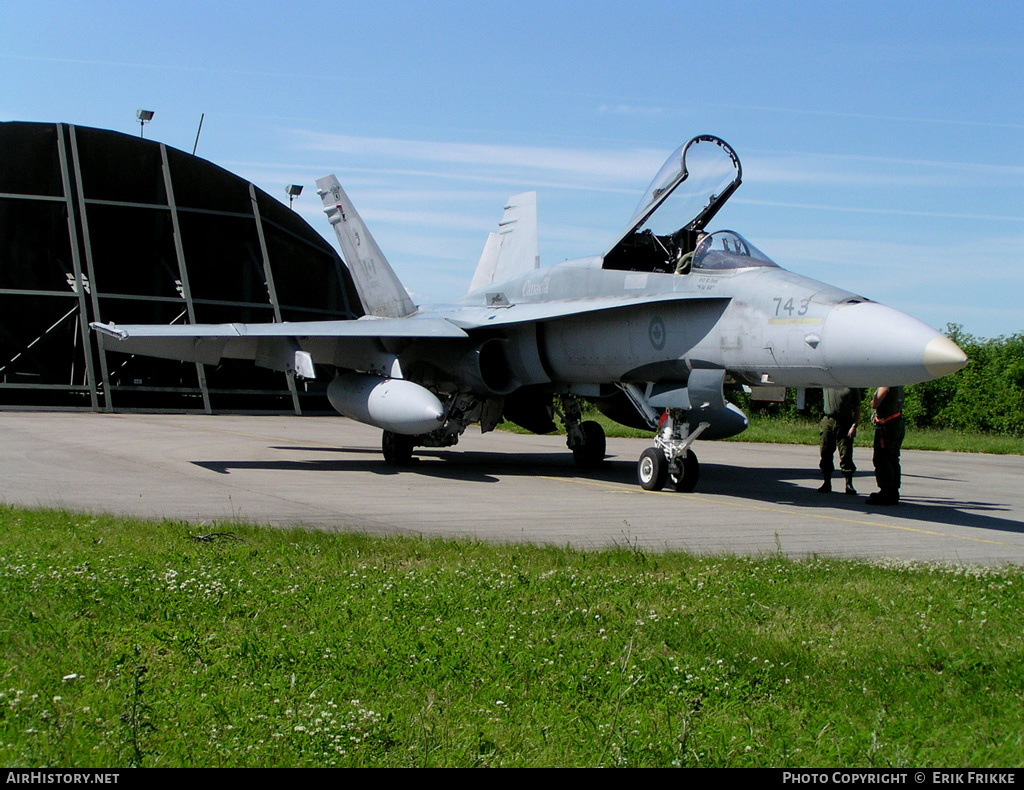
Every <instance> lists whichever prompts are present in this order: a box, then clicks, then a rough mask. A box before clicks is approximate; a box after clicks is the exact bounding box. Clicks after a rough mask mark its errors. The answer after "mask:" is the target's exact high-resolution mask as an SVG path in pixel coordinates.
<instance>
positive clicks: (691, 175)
mask: <svg viewBox="0 0 1024 790" xmlns="http://www.w3.org/2000/svg"><path fill="white" fill-rule="evenodd" d="M741 176H742V169H741V166H740V160H739V157H737V156H736V153H735V152H734V151H733V150H732V148H730V147H729V145H728V143H726V142H725V141H724V140H720V139H719V138H717V137H713V136H711V135H701V136H699V137H694V138H693V139H692V140H690V141H689V142H688V143H686V144H685V145H682V146H680V147H679V148H678V149H676V151H675V152H674V153H673V154H672V156H670V157H669V158H668V160H667V161H666V162H665V164H664V165H663V166H662V168H661V170H659V171H658V174H657V175H656V176H655V177H654V180H653V181H652V182H651V185H650V186H649V187H648V188H647V191H646V192H645V193H644V196H643V197H642V198H641V200H640V203H639V204H638V205H637V207H636V211H635V212H634V214H633V218H632V219H631V220H630V223H629V226H628V227H627V229H626V231H625V232H624V233H623V234H622V235H621V236H620V237H619V240H618V241H617V242H616V243H615V245H614V246H613V247H612V248H611V249H610V250H609V251H608V252H607V254H605V256H604V261H603V264H602V266H603V268H605V269H620V270H627V271H644V272H662V273H666V274H672V273H675V274H689V273H690V272H691V271H694V270H697V269H703V270H724V269H741V268H748V267H752V266H777V264H775V263H774V262H773V261H772V260H771V259H770V258H769V257H768V256H767V255H765V254H764V253H763V252H761V251H760V250H759V249H757V248H756V247H755V246H754V245H753V244H751V243H750V242H749V241H747V240H746V239H744V238H743V237H742V236H740V235H739V234H738V233H736V232H734V231H731V230H722V231H717V232H715V233H708V232H706V231H705V230H704V228H705V226H706V225H707V223H708V222H710V221H711V219H712V218H713V217H714V216H715V214H717V213H718V210H719V209H720V208H721V207H722V206H723V205H724V204H725V201H726V200H728V199H729V197H730V195H732V193H733V192H735V191H736V189H737V187H739V185H740V181H741Z"/></svg>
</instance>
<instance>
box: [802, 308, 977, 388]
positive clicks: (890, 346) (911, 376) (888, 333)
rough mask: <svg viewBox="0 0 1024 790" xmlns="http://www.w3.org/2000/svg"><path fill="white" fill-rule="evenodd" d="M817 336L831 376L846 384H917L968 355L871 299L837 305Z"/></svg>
mask: <svg viewBox="0 0 1024 790" xmlns="http://www.w3.org/2000/svg"><path fill="white" fill-rule="evenodd" d="M822 335H823V336H822V343H821V347H822V352H823V353H824V355H825V359H826V362H827V363H828V366H829V368H830V370H831V372H832V376H833V378H835V379H836V381H837V382H838V383H840V384H842V385H843V386H847V387H874V386H902V385H905V384H917V383H918V382H921V381H929V380H931V379H937V378H939V377H940V376H946V375H948V374H950V373H954V372H956V371H957V370H960V368H962V367H963V366H964V365H966V364H967V355H966V354H964V352H963V351H961V350H960V348H959V346H957V345H956V343H954V342H953V341H952V340H950V339H949V338H947V337H945V336H944V335H942V334H940V333H939V332H936V331H935V330H934V329H932V328H931V327H930V326H928V325H927V324H925V323H923V322H921V321H918V320H917V319H916V318H911V317H910V316H909V315H906V314H905V313H901V312H900V311H899V310H894V309H893V308H891V307H886V306H885V305H881V304H877V303H876V302H857V303H854V304H841V305H837V306H836V307H834V308H833V309H832V311H831V312H830V313H829V314H828V317H827V318H826V319H825V325H824V327H823V333H822Z"/></svg>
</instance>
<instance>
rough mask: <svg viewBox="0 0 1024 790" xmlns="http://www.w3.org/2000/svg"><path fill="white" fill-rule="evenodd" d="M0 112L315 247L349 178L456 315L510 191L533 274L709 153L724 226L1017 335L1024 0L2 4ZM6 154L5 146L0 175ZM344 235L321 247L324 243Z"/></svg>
mask: <svg viewBox="0 0 1024 790" xmlns="http://www.w3.org/2000/svg"><path fill="white" fill-rule="evenodd" d="M0 30H2V31H3V35H2V36H0V119H2V120H30V121H66V122H70V123H76V124H81V125H87V126H97V127H103V128H109V129H115V130H119V131H124V132H127V133H132V134H136V133H138V125H137V123H136V121H135V110H136V109H138V108H140V107H144V108H147V109H153V110H155V111H156V116H155V118H154V120H153V122H152V123H151V124H150V125H149V126H148V127H147V129H146V135H147V137H151V138H154V139H158V140H161V141H163V142H165V143H167V144H168V145H172V146H175V147H177V148H181V149H184V150H187V151H191V149H192V145H193V142H194V140H195V135H196V129H197V127H198V124H199V118H200V115H201V114H202V113H205V114H206V121H205V124H204V127H203V133H202V137H201V139H200V142H199V149H198V154H199V155H200V156H202V157H204V158H206V159H209V160H211V161H213V162H216V163H217V164H219V165H221V166H223V167H226V168H228V169H229V170H232V171H234V172H236V173H238V174H240V175H242V176H244V177H246V178H249V179H251V180H253V181H254V182H255V183H256V184H257V185H258V186H260V187H262V188H263V189H265V190H266V191H267V192H269V193H270V194H271V195H274V196H276V197H278V198H280V199H281V200H286V198H285V196H284V186H285V185H286V184H289V183H302V184H305V185H306V191H305V193H304V194H303V195H302V197H301V198H299V200H297V201H296V203H295V208H296V210H298V211H300V212H301V213H302V214H303V216H304V217H305V218H306V219H307V220H308V221H309V222H310V223H311V224H312V225H313V227H315V228H317V229H318V230H320V231H321V232H322V233H324V234H325V235H328V236H329V228H328V226H327V223H326V220H325V219H324V217H323V215H322V213H321V211H320V205H319V200H318V199H317V197H316V194H315V189H314V188H313V182H314V180H315V179H316V178H317V177H319V176H322V175H326V174H327V173H331V172H333V173H336V174H337V175H338V177H339V179H340V180H341V182H342V184H343V185H344V186H345V187H346V190H347V191H348V192H349V195H350V196H351V197H352V199H353V200H354V201H355V203H356V205H357V207H358V208H359V209H360V212H361V214H362V215H363V218H364V219H365V220H366V221H367V223H368V224H369V225H370V227H371V229H372V230H373V233H374V235H375V236H376V237H377V240H378V242H379V243H380V245H381V247H382V248H383V249H384V251H385V253H386V254H387V255H388V257H389V259H390V260H391V262H392V264H393V265H394V267H395V269H396V271H397V272H398V274H399V276H400V277H401V279H402V280H403V282H404V283H405V284H406V286H407V287H408V288H409V290H410V291H411V292H412V293H413V295H414V297H415V299H416V300H417V301H419V302H439V301H445V300H447V299H450V298H454V297H456V296H459V295H461V294H462V293H463V292H464V291H465V289H466V288H467V286H468V284H469V280H470V278H471V276H472V273H473V270H474V268H475V265H476V261H477V259H478V258H479V255H480V252H481V250H482V248H483V244H484V241H485V238H486V235H487V233H488V231H490V230H492V229H494V227H495V225H496V223H497V221H498V219H499V218H500V216H501V212H502V206H503V202H504V200H505V198H506V197H508V195H510V194H513V193H516V192H521V191H525V190H528V189H536V190H537V191H538V193H539V196H538V203H539V215H540V234H541V239H540V244H541V265H550V264H553V263H557V262H559V261H561V260H564V259H566V258H572V257H578V256H581V255H587V254H598V253H601V252H604V251H605V248H606V247H607V246H608V244H609V243H611V242H612V241H613V240H614V239H615V238H616V237H617V235H618V234H619V232H621V230H622V229H623V225H624V224H625V223H626V221H627V220H628V218H629V217H630V215H631V214H632V211H633V208H634V206H635V203H636V201H637V200H638V199H639V197H640V195H641V194H642V193H643V191H644V189H645V187H646V186H647V183H648V182H649V181H650V179H651V178H652V177H653V175H654V173H655V172H656V171H657V169H658V167H659V166H660V165H661V163H662V161H664V159H665V157H667V156H668V154H669V153H671V152H672V150H673V149H674V148H675V147H676V146H678V145H679V144H680V143H682V142H684V141H685V140H687V139H689V138H690V137H692V136H694V135H695V134H700V133H710V134H716V135H718V136H720V137H722V138H723V139H725V140H727V141H728V142H729V143H730V144H731V145H732V146H733V147H734V148H735V149H736V151H737V153H738V154H739V156H740V159H741V161H742V162H743V169H744V183H743V186H742V187H740V189H739V191H738V192H737V193H736V194H735V196H734V197H733V198H732V200H730V202H729V204H728V205H727V206H726V207H725V208H724V209H723V210H722V212H721V213H720V214H719V215H718V216H717V217H716V219H715V221H714V223H713V227H715V228H731V229H734V230H737V231H739V232H740V233H742V234H744V235H745V236H746V237H747V238H749V239H750V240H751V241H753V242H754V243H755V244H756V245H757V246H758V247H760V248H761V249H762V250H764V251H765V252H766V253H768V254H769V255H770V256H771V257H772V258H774V259H775V260H776V261H777V262H778V263H780V264H781V265H783V266H785V267H786V268H789V269H792V270H794V271H797V272H800V273H801V274H805V275H807V276H810V277H814V278H816V279H820V280H824V281H826V282H829V283H832V284H835V285H839V286H841V287H844V288H847V289H849V290H851V291H854V292H857V293H860V294H863V295H864V296H868V297H870V298H872V299H876V300H878V301H881V302H884V303H886V304H889V305H891V306H893V307H897V308H899V309H901V310H904V311H906V312H909V313H911V314H912V315H915V316H917V317H918V318H921V319H922V320H924V321H926V322H927V323H929V324H932V325H933V326H936V327H938V328H942V327H944V326H945V325H946V323H947V322H957V323H960V324H963V326H964V327H965V329H967V331H969V332H972V333H974V334H976V335H980V336H984V337H994V336H997V335H1005V334H1012V333H1016V332H1021V331H1024V306H1022V296H1024V288H1022V269H1024V87H1022V86H1024V55H1022V51H1021V42H1022V41H1024V4H1020V3H1014V2H992V3H960V2H944V3H934V4H925V3H909V2H907V3H879V2H864V1H861V2H830V3H820V2H816V3H797V2H734V1H732V0H716V1H715V2H686V1H685V0H676V2H629V3H627V2H616V3H612V2H570V1H568V0H566V1H564V2H559V0H547V1H546V2H529V1H528V2H506V3H502V4H498V3H491V2H482V1H481V0H477V2H455V1H454V0H439V1H438V2H388V1H387V0H376V1H375V2H361V1H359V0H349V1H347V2H344V3H330V4H328V3H304V2H292V3H280V2H274V3H270V2H260V1H259V0H248V1H247V2H217V3H210V2H203V3H199V2H191V0H177V1H176V2H173V3H171V2H163V1H162V0H151V1H150V2H104V1H102V0H90V1H89V2H81V0H79V1H78V2H75V3H69V2H47V1H46V0H35V2H22V0H4V2H3V3H2V4H0ZM11 153H12V152H9V151H2V152H0V156H9V155H11ZM332 241H333V238H332Z"/></svg>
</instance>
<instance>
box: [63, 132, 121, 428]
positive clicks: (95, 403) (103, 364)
mask: <svg viewBox="0 0 1024 790" xmlns="http://www.w3.org/2000/svg"><path fill="white" fill-rule="evenodd" d="M64 128H65V125H64V124H61V123H59V124H57V153H58V155H59V157H60V173H61V179H62V181H63V184H64V197H65V198H66V200H67V211H68V236H69V241H70V242H71V244H70V246H71V263H72V266H74V271H75V282H76V283H77V288H76V290H77V291H78V315H79V323H80V328H81V332H82V342H83V350H84V354H85V365H86V371H87V373H88V376H89V400H90V403H91V404H92V408H93V410H94V411H99V408H100V407H99V393H98V392H97V387H96V373H95V370H94V369H93V358H92V357H93V354H92V349H93V343H100V344H102V342H103V341H101V340H93V339H92V332H90V331H89V314H88V311H87V309H86V300H85V281H84V280H83V279H82V261H81V257H80V252H79V248H78V230H77V227H76V223H75V199H74V196H73V195H74V192H73V191H72V183H73V184H74V186H75V188H76V189H75V190H74V191H75V192H77V196H78V212H79V213H80V214H81V219H82V246H83V247H85V265H86V268H87V269H88V272H89V283H90V288H89V294H90V297H91V299H92V308H93V315H95V316H97V320H99V304H98V302H97V300H96V289H95V288H93V287H91V286H92V284H93V283H95V282H96V278H95V276H94V273H93V268H92V246H91V245H90V243H89V223H88V220H87V219H86V216H85V198H84V197H83V195H82V172H81V168H80V167H79V163H78V144H77V142H76V141H75V127H74V126H68V127H67V129H68V132H69V134H70V145H71V160H72V163H73V166H74V181H73V182H72V179H71V171H70V169H69V168H68V157H67V154H66V153H65V148H64V147H65V139H64ZM99 357H100V373H101V375H102V377H103V404H104V406H103V410H104V411H112V410H113V405H112V404H111V402H110V379H109V377H108V374H107V359H106V354H103V353H101V354H100V355H99Z"/></svg>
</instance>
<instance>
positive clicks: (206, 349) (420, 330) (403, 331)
mask: <svg viewBox="0 0 1024 790" xmlns="http://www.w3.org/2000/svg"><path fill="white" fill-rule="evenodd" d="M91 326H92V328H93V329H95V330H96V331H97V332H99V333H100V334H101V335H103V336H105V337H106V338H113V339H114V341H115V342H113V343H111V342H110V341H109V340H108V341H107V348H108V349H109V350H111V351H120V352H123V353H126V354H143V355H145V356H151V357H161V358H164V359H178V360H183V361H185V362H202V363H203V364H206V365H216V364H217V363H219V362H220V360H221V359H222V358H223V357H230V358H234V359H252V360H255V361H256V364H258V365H262V366H263V367H269V368H272V369H275V370H298V371H299V372H300V373H302V375H304V376H305V377H306V378H312V377H313V376H312V358H311V357H310V356H309V354H308V353H307V352H303V351H301V349H303V348H318V349H322V348H324V347H325V346H326V345H335V344H338V343H339V342H340V343H342V344H347V345H351V346H353V348H360V347H361V348H367V347H370V346H372V345H373V344H374V343H377V342H379V341H380V340H382V339H384V338H396V339H401V338H465V337H467V334H466V332H465V331H463V330H462V329H460V328H459V327H457V326H455V324H453V323H451V322H450V321H447V320H445V319H444V318H376V317H363V318H359V319H356V320H352V321H295V322H287V321H285V322H281V323H274V324H173V325H163V324H156V325H154V324H130V325H129V324H124V325H121V326H118V325H115V324H101V323H93V324H91ZM297 352H298V353H300V354H303V353H304V354H306V356H305V357H300V356H297ZM317 361H320V358H319V355H318V359H317ZM324 361H328V362H332V361H333V359H327V360H324Z"/></svg>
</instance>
